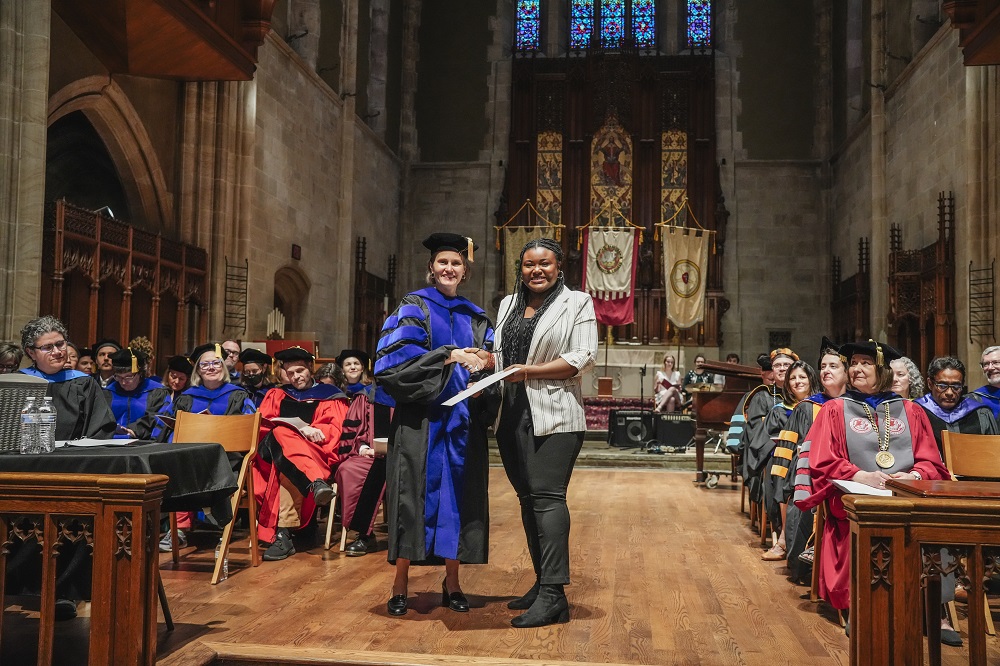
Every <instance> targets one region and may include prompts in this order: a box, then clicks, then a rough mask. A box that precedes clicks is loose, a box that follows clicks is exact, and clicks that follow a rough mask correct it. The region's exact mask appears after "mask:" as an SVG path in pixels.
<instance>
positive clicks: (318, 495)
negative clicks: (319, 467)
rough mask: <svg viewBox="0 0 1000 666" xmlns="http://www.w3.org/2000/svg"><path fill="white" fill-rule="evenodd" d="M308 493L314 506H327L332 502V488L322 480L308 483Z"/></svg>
mask: <svg viewBox="0 0 1000 666" xmlns="http://www.w3.org/2000/svg"><path fill="white" fill-rule="evenodd" d="M309 492H311V493H312V496H313V501H314V502H315V503H316V506H327V505H328V504H329V503H330V502H332V501H333V488H331V487H330V484H329V483H327V482H326V481H324V480H323V479H316V480H315V481H313V482H312V483H310V484H309Z"/></svg>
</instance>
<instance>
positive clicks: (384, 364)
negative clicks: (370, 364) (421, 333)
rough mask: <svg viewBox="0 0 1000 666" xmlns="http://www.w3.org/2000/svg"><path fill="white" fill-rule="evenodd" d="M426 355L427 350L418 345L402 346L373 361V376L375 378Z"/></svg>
mask: <svg viewBox="0 0 1000 666" xmlns="http://www.w3.org/2000/svg"><path fill="white" fill-rule="evenodd" d="M426 353H427V349H426V348H424V347H421V346H419V345H412V344H410V345H404V346H402V347H400V348H399V349H396V350H394V351H391V352H389V353H387V354H385V355H383V356H381V357H380V358H379V359H378V360H377V361H375V375H376V376H377V375H379V374H380V373H383V372H385V371H387V370H391V369H392V368H395V367H396V366H397V365H399V364H401V363H406V362H407V361H409V360H412V359H414V358H416V357H418V356H421V355H423V354H426Z"/></svg>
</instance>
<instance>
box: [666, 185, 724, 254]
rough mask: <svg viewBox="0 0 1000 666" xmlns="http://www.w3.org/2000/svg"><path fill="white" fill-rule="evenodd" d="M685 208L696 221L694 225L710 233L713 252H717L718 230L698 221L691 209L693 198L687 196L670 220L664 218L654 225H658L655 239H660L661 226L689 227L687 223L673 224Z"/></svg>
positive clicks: (673, 227)
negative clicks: (707, 227)
mask: <svg viewBox="0 0 1000 666" xmlns="http://www.w3.org/2000/svg"><path fill="white" fill-rule="evenodd" d="M684 210H687V212H688V216H689V218H690V219H691V220H692V221H693V222H694V226H695V227H697V228H698V230H700V231H702V232H704V233H706V234H709V238H710V239H711V240H712V254H715V234H716V232H715V231H714V230H713V229H706V228H705V227H703V226H701V224H700V223H699V222H698V218H697V217H695V216H694V210H692V209H691V200H690V199H688V198H687V196H685V197H684V201H682V202H681V205H680V206H678V207H677V211H676V212H675V213H674V214H673V215H671V216H670V219H669V220H664V221H663V222H657V223H656V224H654V225H653V226H654V227H656V231H655V235H654V236H653V240H660V229H661V228H672V229H689V228H690V227H687V226H685V225H681V224H673V221H674V220H676V219H677V216H678V215H680V214H681V212H682V211H684Z"/></svg>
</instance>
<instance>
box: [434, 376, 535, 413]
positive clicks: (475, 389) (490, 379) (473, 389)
mask: <svg viewBox="0 0 1000 666" xmlns="http://www.w3.org/2000/svg"><path fill="white" fill-rule="evenodd" d="M520 371H521V368H513V367H512V368H506V369H504V370H501V371H500V372H494V373H493V374H492V375H487V376H486V377H484V378H483V379H480V380H479V381H478V382H476V383H475V384H473V385H472V386H470V387H469V388H467V389H465V390H464V391H462V392H461V393H459V394H458V395H456V396H453V397H451V398H448V400H446V401H445V402H443V403H441V405H442V406H443V407H454V406H455V405H457V404H458V403H460V402H462V401H463V400H465V399H466V398H468V397H469V396H472V395H475V394H476V393H479V392H480V391H482V390H483V389H484V388H486V387H487V386H489V385H490V384H496V383H497V382H499V381H503V378H504V377H507V376H509V375H512V374H514V373H515V372H520Z"/></svg>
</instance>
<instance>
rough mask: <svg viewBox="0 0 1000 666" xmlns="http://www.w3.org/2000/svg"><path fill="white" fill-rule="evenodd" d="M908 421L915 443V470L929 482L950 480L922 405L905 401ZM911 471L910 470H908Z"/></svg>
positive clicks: (904, 405) (912, 439)
mask: <svg viewBox="0 0 1000 666" xmlns="http://www.w3.org/2000/svg"><path fill="white" fill-rule="evenodd" d="M903 410H904V411H905V412H906V420H907V421H909V424H910V437H911V441H912V443H913V469H914V470H916V471H917V472H919V473H920V476H922V477H923V478H925V479H927V480H937V479H950V478H951V474H950V473H949V472H948V469H947V468H946V467H945V466H944V463H943V462H942V461H941V452H940V451H938V446H937V442H936V441H935V440H934V433H933V431H932V430H931V424H930V421H928V420H927V414H926V412H924V408H923V407H921V406H920V405H918V404H916V403H913V402H910V401H909V400H904V401H903ZM907 471H909V470H907Z"/></svg>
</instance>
